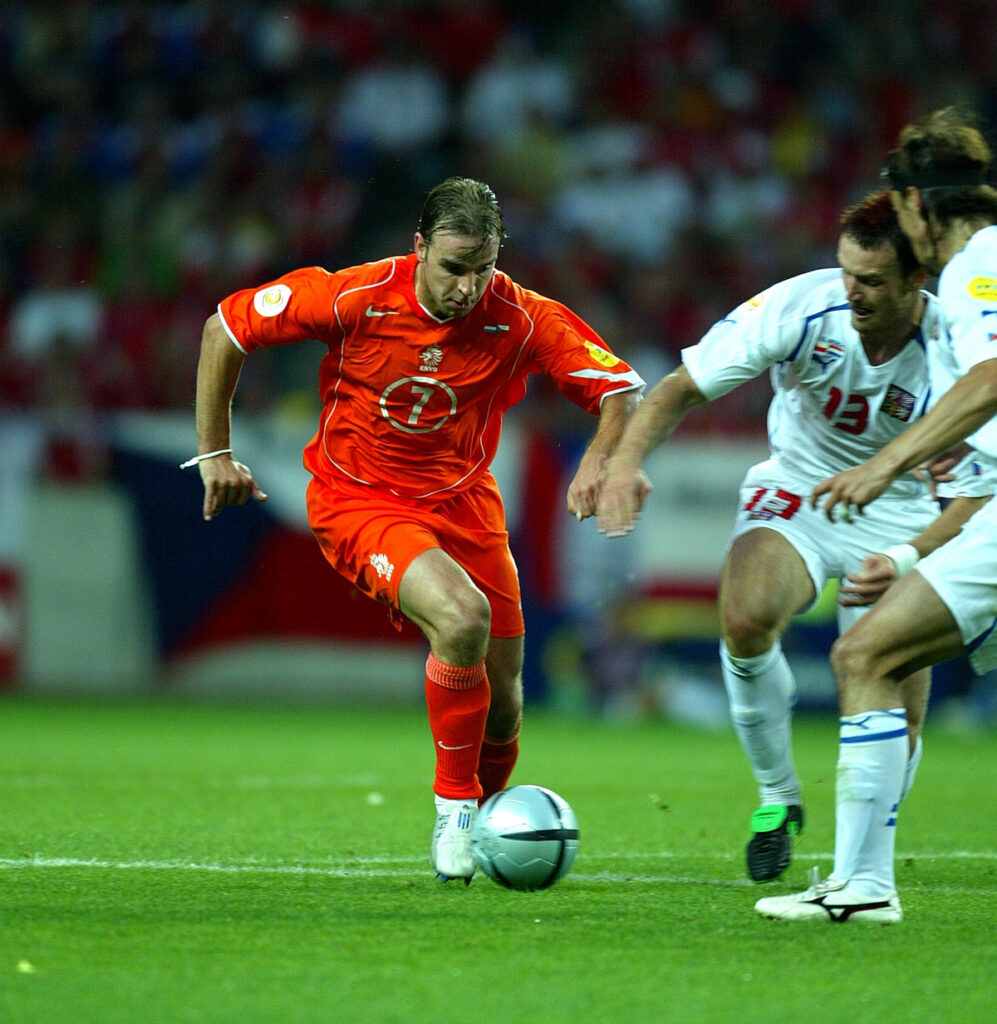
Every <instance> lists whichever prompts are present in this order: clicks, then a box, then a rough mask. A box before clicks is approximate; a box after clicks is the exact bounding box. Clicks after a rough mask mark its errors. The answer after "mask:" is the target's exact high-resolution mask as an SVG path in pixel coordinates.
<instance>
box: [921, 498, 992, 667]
mask: <svg viewBox="0 0 997 1024" xmlns="http://www.w3.org/2000/svg"><path fill="white" fill-rule="evenodd" d="M916 571H917V572H919V573H920V574H921V575H922V576H923V577H924V578H925V579H926V580H927V581H928V583H929V584H931V588H932V590H934V591H935V593H936V594H937V595H938V596H939V597H940V598H941V599H942V601H944V602H945V607H946V608H948V610H949V611H950V612H951V613H952V618H954V619H955V621H956V624H957V625H958V627H959V632H960V633H961V634H962V642H963V644H964V645H965V647H966V653H967V654H968V655H969V663H970V665H972V667H973V671H974V672H976V673H977V674H978V675H983V674H984V673H985V672H989V671H990V670H991V669H992V668H994V667H997V630H995V629H994V626H995V625H997V500H994V501H991V502H989V503H988V504H986V505H984V506H983V508H981V509H980V510H979V511H978V512H977V513H976V515H974V516H973V517H972V519H970V520H969V522H968V523H966V525H965V526H964V527H963V528H962V532H961V533H960V534H959V535H958V536H956V537H953V538H952V539H951V540H950V541H949V542H948V543H947V544H943V545H942V546H941V547H940V548H938V549H937V550H936V551H933V552H932V553H931V554H930V555H928V556H927V557H926V558H922V559H921V561H920V562H918V563H917V570H916Z"/></svg>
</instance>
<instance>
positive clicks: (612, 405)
mask: <svg viewBox="0 0 997 1024" xmlns="http://www.w3.org/2000/svg"><path fill="white" fill-rule="evenodd" d="M640 402H641V395H640V392H639V391H624V392H623V393H622V394H618V395H607V396H606V397H605V398H604V399H603V400H602V407H601V408H600V410H599V426H598V428H597V429H596V432H595V437H593V438H592V440H591V441H590V442H589V444H588V447H587V448H586V449H585V453H584V454H583V455H582V457H581V461H580V462H579V463H578V469H577V470H576V471H575V475H574V476H573V477H572V480H571V483H570V484H569V485H568V496H567V501H568V512H569V513H570V514H571V515H573V516H574V517H575V518H576V519H587V518H588V517H589V516H594V515H595V511H596V505H597V503H598V500H599V489H600V487H601V486H602V481H603V479H604V478H605V475H606V466H607V465H608V464H609V458H610V456H611V455H612V454H613V452H614V451H615V449H616V446H617V445H618V444H619V441H620V438H621V437H622V436H623V431H624V428H625V427H626V425H627V422H628V421H629V420H630V417H631V416H632V415H633V413H634V410H635V409H636V408H637V407H638V405H640Z"/></svg>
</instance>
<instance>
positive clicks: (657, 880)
mask: <svg viewBox="0 0 997 1024" xmlns="http://www.w3.org/2000/svg"><path fill="white" fill-rule="evenodd" d="M680 856H685V855H682V854H674V853H658V854H640V853H632V854H622V853H617V854H609V855H607V856H602V857H593V858H592V859H593V861H594V862H595V863H599V862H600V861H602V862H605V861H606V860H616V861H620V860H641V861H645V862H646V861H648V860H655V859H660V860H669V859H674V858H677V857H680ZM911 858H913V859H915V860H926V859H927V860H993V859H995V858H997V852H995V851H992V850H987V851H983V852H980V853H974V852H972V851H968V850H956V851H947V852H945V853H927V854H915V855H910V854H907V855H903V857H902V858H901V859H911ZM808 859H811V860H832V859H833V856H832V855H831V854H829V853H828V854H813V853H812V854H810V855H809V858H808ZM389 865H397V866H396V867H390V866H389ZM425 866H426V861H425V859H424V858H421V857H419V858H415V857H406V858H402V857H399V858H387V857H369V858H364V857H359V858H355V859H350V860H331V859H330V860H329V861H327V862H325V863H319V864H266V863H262V862H249V863H241V864H219V863H213V862H210V861H180V860H134V861H115V860H102V859H97V858H77V857H20V858H12V857H6V858H0V871H24V870H28V869H32V868H34V869H36V870H58V869H60V868H62V869H79V868H91V869H95V870H100V871H182V872H195V873H196V872H203V873H213V874H227V875H238V874H246V875H251V874H256V875H284V876H299V877H301V876H312V877H322V878H408V877H411V875H412V873H413V870H417V869H419V868H422V867H425ZM426 870H428V867H427V868H426ZM572 877H573V878H576V879H578V880H579V881H586V882H606V883H612V884H620V883H626V882H634V883H644V884H672V885H712V886H723V887H728V888H729V887H742V886H743V887H753V883H751V882H749V881H748V880H747V879H718V878H705V877H690V876H672V875H655V874H647V873H645V872H626V871H597V872H594V873H591V874H589V873H585V872H583V871H574V872H572Z"/></svg>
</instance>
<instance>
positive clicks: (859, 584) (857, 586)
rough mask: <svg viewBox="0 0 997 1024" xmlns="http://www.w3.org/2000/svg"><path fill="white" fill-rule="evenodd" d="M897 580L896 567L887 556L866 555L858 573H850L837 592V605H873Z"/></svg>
mask: <svg viewBox="0 0 997 1024" xmlns="http://www.w3.org/2000/svg"><path fill="white" fill-rule="evenodd" d="M896 578H897V567H896V566H895V565H894V564H893V559H892V558H890V557H889V556H888V555H883V554H879V553H878V552H877V553H876V554H872V555H867V556H866V557H865V558H864V559H863V560H862V565H861V567H860V569H859V571H858V572H850V573H849V574H848V575H847V576H846V577H845V582H843V583H842V584H841V587H840V588H839V590H838V603H839V604H841V605H844V606H845V607H846V608H847V607H862V606H865V605H870V604H875V603H876V601H877V600H879V598H880V597H881V596H882V595H883V594H884V593H885V591H886V589H887V587H889V585H890V584H891V583H892V582H893V581H894V580H895V579H896Z"/></svg>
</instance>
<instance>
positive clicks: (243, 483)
mask: <svg viewBox="0 0 997 1024" xmlns="http://www.w3.org/2000/svg"><path fill="white" fill-rule="evenodd" d="M244 360H245V356H244V355H243V353H242V352H240V351H239V349H238V348H236V346H235V345H234V344H233V343H232V339H231V338H229V336H228V334H227V333H226V332H225V328H224V327H223V326H222V323H221V320H220V319H219V317H218V314H217V313H215V314H213V315H212V316H210V317H209V318H208V320H207V322H206V323H205V325H204V332H203V334H202V335H201V355H200V359H199V361H198V364H197V403H196V416H197V450H198V452H200V453H202V454H207V453H210V452H221V453H222V454H219V455H215V456H213V457H211V458H207V459H203V460H202V461H199V462H198V463H197V466H198V469H199V470H200V472H201V480H202V481H203V483H204V504H203V507H202V512H203V515H204V518H205V519H206V520H210V519H213V518H214V517H215V516H216V515H217V514H218V513H219V512H220V511H221V510H222V509H223V508H225V507H226V506H227V505H245V503H246V502H247V501H249V499H250V498H253V499H254V500H256V501H266V500H267V495H266V494H265V493H264V492H263V490H262V489H261V488H260V486H259V484H257V483H256V481H255V480H254V479H253V474H252V471H251V470H250V469H249V467H248V466H244V465H243V464H242V463H241V462H237V461H236V460H235V459H234V458H233V457H232V451H231V449H232V442H231V436H232V422H231V410H232V396H233V395H234V394H235V387H236V384H237V383H238V381H239V373H240V372H241V370H242V364H243V362H244Z"/></svg>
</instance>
